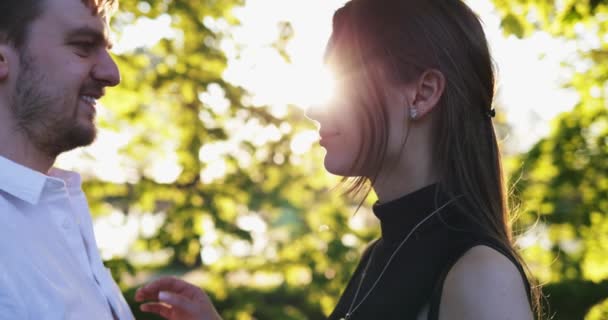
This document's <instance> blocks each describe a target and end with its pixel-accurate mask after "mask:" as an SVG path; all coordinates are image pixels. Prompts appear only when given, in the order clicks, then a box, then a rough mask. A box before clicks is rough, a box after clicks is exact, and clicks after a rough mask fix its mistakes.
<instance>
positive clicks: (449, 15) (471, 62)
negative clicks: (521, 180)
mask: <svg viewBox="0 0 608 320" xmlns="http://www.w3.org/2000/svg"><path fill="white" fill-rule="evenodd" d="M326 59H327V61H328V62H329V63H330V64H331V65H332V67H333V68H335V69H337V70H336V71H337V74H347V73H349V72H352V71H353V70H358V72H363V73H364V75H365V77H363V78H364V79H365V80H364V81H363V82H362V83H360V84H359V85H360V86H361V88H357V89H355V90H353V91H354V92H357V93H358V94H360V95H364V96H365V97H364V98H361V99H359V100H360V101H361V103H358V104H357V105H356V106H353V107H358V108H359V110H357V111H358V114H359V116H360V123H359V124H358V125H359V126H360V127H361V130H364V131H363V132H365V134H364V135H363V136H364V137H365V139H364V140H363V141H362V144H361V146H360V150H359V157H358V158H357V159H356V162H355V163H354V164H353V166H354V167H356V168H358V169H359V170H361V169H362V168H363V169H362V170H364V171H363V172H369V173H371V174H368V175H365V176H363V177H359V178H356V179H354V180H348V181H349V182H350V185H349V186H348V190H349V192H351V193H361V192H363V194H367V193H368V192H369V187H370V186H371V185H372V184H373V182H374V180H375V178H376V177H377V175H378V173H379V172H380V169H381V166H382V165H383V164H384V162H385V161H384V159H385V158H386V150H387V139H388V128H387V125H386V124H387V123H388V120H387V118H388V112H387V106H386V103H385V98H384V97H385V96H386V95H385V92H384V90H385V88H384V87H383V84H385V83H386V81H387V80H388V81H392V82H395V83H407V82H408V81H412V80H415V79H416V78H417V77H419V76H420V75H421V73H422V72H423V71H425V70H428V69H431V68H432V69H436V70H439V71H440V72H441V73H442V74H443V75H444V78H445V80H446V86H445V91H444V93H443V95H442V97H441V99H440V101H439V104H438V105H437V106H436V108H435V110H436V111H434V113H435V116H436V119H435V120H436V122H435V123H434V137H433V140H434V150H433V157H434V160H435V161H436V163H437V170H438V172H437V176H438V177H439V181H438V185H439V190H440V191H441V192H443V193H445V194H447V195H449V196H452V197H453V196H456V195H461V194H462V195H464V197H463V201H458V203H459V205H460V206H461V207H462V209H463V210H462V212H464V213H465V214H466V215H468V216H467V218H468V219H469V220H470V221H472V222H473V223H476V224H477V225H478V226H479V227H480V228H481V229H482V230H483V232H484V233H485V234H486V235H487V236H489V237H491V238H493V239H494V240H495V241H498V242H499V243H502V244H503V245H504V247H505V248H507V249H508V250H510V251H511V252H510V253H511V254H512V255H513V256H514V257H515V258H516V259H518V260H519V261H520V263H521V264H522V265H523V266H524V267H525V263H524V262H523V260H522V258H521V256H520V255H519V254H518V253H517V251H516V250H515V248H514V245H513V239H512V232H511V228H510V220H509V212H510V210H509V207H508V202H507V192H506V183H505V179H504V176H503V170H502V166H501V156H500V149H499V145H498V140H497V137H496V134H495V130H494V125H493V123H492V119H491V117H490V116H489V113H490V110H491V109H492V104H493V98H494V90H495V79H494V69H493V62H492V58H491V55H490V51H489V48H488V42H487V39H486V37H485V34H484V31H483V28H482V24H481V22H480V20H479V18H478V16H477V15H476V14H475V13H474V12H473V11H472V10H471V9H470V8H469V7H468V6H467V5H466V4H464V3H463V2H462V1H460V0H352V1H350V2H349V3H347V4H346V5H345V6H344V7H342V8H341V9H339V10H338V11H337V12H336V14H335V15H334V24H333V33H332V37H331V39H330V42H329V44H328V49H327V57H326ZM332 62H335V63H332ZM364 101H367V103H365V102H364ZM369 101H372V102H371V103H369ZM404 107H405V106H404ZM406 152H407V151H406ZM370 182H371V183H370ZM526 270H527V268H526ZM528 273H529V272H528ZM540 296H541V293H540V288H539V287H538V286H535V285H533V286H532V292H531V297H532V299H531V300H532V301H531V305H532V308H533V309H534V311H535V313H536V314H537V316H538V317H540V316H541V314H542V310H541V307H540Z"/></svg>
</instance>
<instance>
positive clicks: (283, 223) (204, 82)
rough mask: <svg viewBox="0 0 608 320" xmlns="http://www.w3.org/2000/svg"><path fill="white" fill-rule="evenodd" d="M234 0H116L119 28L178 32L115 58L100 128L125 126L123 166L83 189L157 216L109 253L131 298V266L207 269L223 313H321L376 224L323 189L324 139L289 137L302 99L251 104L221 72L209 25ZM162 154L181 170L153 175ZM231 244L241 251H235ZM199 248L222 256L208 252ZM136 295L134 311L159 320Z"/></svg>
mask: <svg viewBox="0 0 608 320" xmlns="http://www.w3.org/2000/svg"><path fill="white" fill-rule="evenodd" d="M241 4H242V3H241V2H240V1H238V0H207V1H193V0H172V1H156V0H146V1H135V0H122V1H121V10H120V12H118V13H117V14H116V16H115V17H114V18H113V29H114V30H115V31H116V32H117V34H118V35H120V34H122V33H124V31H125V28H127V27H129V26H130V25H132V24H133V23H135V22H136V20H137V19H138V18H141V17H147V18H151V19H154V18H157V17H159V16H161V15H169V16H170V18H171V27H172V28H173V29H174V30H175V31H176V36H175V37H172V38H167V39H163V40H161V41H160V42H158V43H157V44H156V45H154V46H153V47H150V48H149V47H144V48H136V49H134V50H131V51H127V52H125V53H123V54H120V55H119V56H117V57H116V59H117V62H118V64H119V68H120V69H121V73H122V84H121V85H120V86H119V87H117V88H113V89H111V90H109V91H108V96H107V97H106V98H105V100H104V105H106V106H107V107H108V109H109V115H107V116H105V117H104V118H103V119H102V127H103V128H104V129H106V130H111V131H114V132H117V133H126V134H127V136H128V138H126V139H129V141H128V143H126V144H125V146H124V147H123V148H122V149H121V150H120V155H121V157H122V159H123V161H121V162H120V163H116V164H115V165H116V169H117V170H118V169H120V170H121V171H124V172H126V173H127V174H128V177H126V178H125V181H124V182H120V183H116V181H109V179H106V178H105V177H104V176H103V173H101V174H98V175H96V176H95V178H93V179H89V180H87V181H86V183H85V191H86V192H87V194H88V197H89V202H90V204H91V208H92V210H93V214H94V215H95V216H98V217H103V216H104V215H107V214H110V213H112V212H116V211H118V212H121V213H122V214H124V215H125V216H136V217H138V216H143V215H144V214H148V215H152V216H154V217H164V218H163V219H162V221H163V222H162V225H161V226H160V228H158V230H156V231H155V232H154V233H153V234H148V233H146V232H143V231H141V230H140V234H139V235H138V240H137V241H136V242H135V244H134V245H133V247H132V248H131V249H130V251H129V254H128V255H127V256H124V257H123V256H116V257H113V258H112V259H111V260H108V261H106V263H107V264H108V266H109V267H110V268H111V269H112V272H113V275H114V276H115V278H116V279H118V280H119V282H120V285H121V287H122V288H125V290H126V291H125V295H126V296H127V298H128V299H129V300H130V301H131V302H132V296H133V292H134V291H133V290H134V288H133V287H131V288H128V287H129V286H133V285H134V284H136V283H138V281H141V280H133V279H134V278H136V279H142V278H143V279H146V278H147V275H155V274H158V273H163V274H166V273H169V274H183V275H184V276H187V275H188V274H192V273H196V274H202V276H201V277H200V278H197V279H194V280H193V281H195V283H199V284H200V285H201V286H202V287H203V288H205V290H206V291H207V292H208V293H209V294H210V296H211V297H213V299H214V301H215V302H216V303H217V306H218V308H219V309H220V310H221V311H222V313H223V315H224V317H225V319H253V318H254V317H255V318H257V319H319V318H322V317H324V316H325V315H327V313H328V312H329V311H330V310H331V308H332V307H333V305H334V304H335V302H336V299H337V297H338V296H339V294H340V292H341V290H342V289H343V287H344V284H345V282H346V281H347V279H348V277H349V275H350V272H351V270H352V269H353V268H354V266H355V263H356V261H357V258H358V247H361V245H362V244H363V243H365V242H366V241H369V240H370V239H371V237H372V235H371V234H369V232H366V231H365V230H363V231H361V230H360V231H354V230H350V228H349V227H348V219H349V217H350V216H351V215H352V212H353V210H352V209H351V207H350V206H349V204H348V203H346V202H344V200H341V199H340V197H339V196H337V197H333V198H329V197H328V196H327V195H328V194H329V193H331V194H334V192H330V188H331V187H332V186H334V185H335V184H336V182H337V181H336V180H335V179H334V178H332V177H330V176H328V175H327V174H326V173H325V172H324V170H323V167H322V155H321V154H320V150H319V149H313V150H312V151H310V152H307V153H305V154H300V152H294V147H293V146H292V144H293V141H294V140H295V138H296V137H297V135H299V134H300V133H303V132H306V131H307V130H310V129H313V127H312V125H311V123H309V122H308V121H307V120H306V119H305V118H304V116H303V114H302V111H301V110H300V109H298V108H296V107H293V106H289V107H288V108H287V112H286V113H285V114H281V113H280V112H278V113H277V112H273V109H272V108H271V107H270V106H257V105H252V104H251V103H250V102H248V101H250V100H251V99H250V97H249V94H248V93H247V92H246V91H245V90H243V89H242V88H239V87H236V86H234V85H232V84H230V83H227V82H226V81H225V80H224V79H223V75H222V73H223V71H224V69H225V68H226V64H227V59H226V57H225V54H224V53H223V52H222V51H221V49H220V42H221V40H222V39H223V38H225V37H228V36H229V34H226V32H227V31H226V30H224V29H222V28H215V27H214V26H213V23H214V22H218V21H219V22H222V23H225V24H226V25H229V24H236V23H238V21H237V20H236V18H235V17H234V16H233V15H232V11H231V10H232V9H233V8H234V7H235V6H238V5H241ZM277 28H278V29H279V30H280V31H281V32H280V38H279V39H278V40H277V42H276V43H275V44H274V45H273V46H274V47H275V49H276V50H278V51H280V52H281V53H282V54H283V55H284V56H285V46H286V42H287V41H288V40H289V37H290V36H291V33H292V32H293V31H292V30H291V26H290V25H289V24H287V23H285V24H281V25H279V26H277ZM285 57H286V58H287V56H285ZM205 94H215V95H216V96H220V97H219V99H220V100H221V101H222V103H225V104H227V105H228V107H227V108H225V109H223V108H217V107H216V106H215V105H214V103H217V102H213V101H209V99H206V98H205ZM218 150H220V151H218ZM163 161H164V162H167V161H169V162H171V164H172V165H173V166H174V167H177V168H178V170H177V172H178V173H177V174H176V177H175V179H173V178H170V179H167V180H164V179H160V178H158V176H157V174H156V173H155V171H154V170H153V169H154V167H155V165H156V164H158V163H164V162H163ZM218 164H219V166H218ZM206 174H209V175H210V176H213V178H209V179H207V178H205V177H206ZM359 214H361V213H359ZM260 221H261V222H260ZM347 233H353V234H355V235H356V236H358V238H359V239H360V240H359V243H358V246H356V247H351V246H346V245H345V244H343V242H342V241H341V239H340V237H341V236H342V235H344V234H347ZM235 246H237V247H240V248H243V247H244V248H246V250H245V252H244V253H241V254H236V253H234V252H235V249H234V248H235ZM205 250H209V252H216V253H219V254H218V256H217V257H213V256H207V259H209V261H205V260H204V257H206V256H205V255H204V254H201V251H202V252H203V253H204V252H205ZM237 251H238V250H237ZM158 256H160V257H161V258H158ZM142 257H144V258H142ZM155 257H156V258H155ZM216 258H217V260H216ZM212 262H213V263H212ZM127 288H128V289H127ZM132 306H133V307H134V309H133V310H134V312H135V313H136V315H137V318H138V319H154V317H152V316H149V315H144V314H142V313H140V312H139V311H137V304H135V303H132Z"/></svg>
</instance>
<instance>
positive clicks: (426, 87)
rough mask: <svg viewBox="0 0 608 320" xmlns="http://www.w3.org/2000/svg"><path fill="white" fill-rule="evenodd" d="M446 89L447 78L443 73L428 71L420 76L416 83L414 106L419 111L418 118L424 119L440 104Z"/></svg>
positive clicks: (434, 70)
mask: <svg viewBox="0 0 608 320" xmlns="http://www.w3.org/2000/svg"><path fill="white" fill-rule="evenodd" d="M444 89H445V77H444V76H443V73H441V71H439V70H436V69H428V70H426V71H424V72H423V73H422V75H420V77H419V78H418V81H417V82H416V96H415V98H414V101H413V105H414V106H415V107H416V109H417V114H418V115H417V117H418V118H421V117H424V116H425V115H426V114H427V113H429V112H431V111H432V110H433V109H434V108H435V106H437V104H438V103H439V100H440V99H441V96H442V95H443V91H444Z"/></svg>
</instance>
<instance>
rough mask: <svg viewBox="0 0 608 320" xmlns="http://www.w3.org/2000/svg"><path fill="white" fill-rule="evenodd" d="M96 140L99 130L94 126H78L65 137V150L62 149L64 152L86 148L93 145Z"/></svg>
mask: <svg viewBox="0 0 608 320" xmlns="http://www.w3.org/2000/svg"><path fill="white" fill-rule="evenodd" d="M96 138H97V129H96V128H95V126H94V125H90V126H83V125H79V126H76V127H74V128H72V130H69V131H68V132H67V133H66V135H65V136H64V139H63V142H64V148H62V149H63V150H62V152H65V151H69V150H72V149H76V148H79V147H86V146H88V145H90V144H92V143H93V142H94V141H95V139H96Z"/></svg>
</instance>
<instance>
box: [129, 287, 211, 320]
mask: <svg viewBox="0 0 608 320" xmlns="http://www.w3.org/2000/svg"><path fill="white" fill-rule="evenodd" d="M146 300H152V301H151V302H146V303H144V304H142V305H141V306H140V307H139V308H140V309H141V311H144V312H152V313H156V314H158V315H160V316H162V317H164V318H165V319H169V320H221V319H222V318H221V317H220V315H219V314H218V313H217V311H216V310H215V307H214V306H213V303H211V299H209V297H208V296H207V294H206V293H205V292H204V291H203V290H201V289H200V288H199V287H196V286H194V285H192V284H190V283H188V282H186V281H183V280H180V279H178V278H175V277H164V278H160V279H158V280H155V281H153V282H151V283H149V284H147V285H145V286H143V287H141V288H139V289H138V290H137V292H135V301H137V302H143V301H146Z"/></svg>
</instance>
